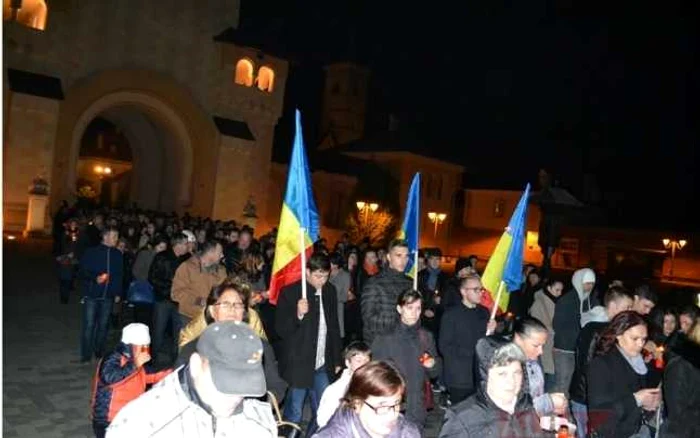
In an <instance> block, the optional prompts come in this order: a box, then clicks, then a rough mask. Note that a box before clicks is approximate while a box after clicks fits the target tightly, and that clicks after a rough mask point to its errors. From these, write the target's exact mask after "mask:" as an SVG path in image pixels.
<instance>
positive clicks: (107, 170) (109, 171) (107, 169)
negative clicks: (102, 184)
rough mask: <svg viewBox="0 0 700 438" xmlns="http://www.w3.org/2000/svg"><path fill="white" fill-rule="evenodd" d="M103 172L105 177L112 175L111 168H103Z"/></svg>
mask: <svg viewBox="0 0 700 438" xmlns="http://www.w3.org/2000/svg"><path fill="white" fill-rule="evenodd" d="M104 172H105V174H106V175H109V174H110V173H112V168H111V167H105V170H104Z"/></svg>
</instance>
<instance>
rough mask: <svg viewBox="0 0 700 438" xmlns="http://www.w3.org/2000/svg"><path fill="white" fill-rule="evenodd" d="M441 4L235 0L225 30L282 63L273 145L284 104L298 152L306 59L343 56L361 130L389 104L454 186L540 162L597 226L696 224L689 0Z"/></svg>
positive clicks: (280, 137) (282, 139) (309, 86)
mask: <svg viewBox="0 0 700 438" xmlns="http://www.w3.org/2000/svg"><path fill="white" fill-rule="evenodd" d="M453 3H455V2H420V3H417V4H415V6H411V5H412V3H411V2H400V3H399V2H393V1H372V2H370V1H367V0H362V1H359V0H358V1H352V2H347V3H346V2H328V1H318V0H314V1H298V0H297V1H291V0H288V1H269V0H268V1H266V0H243V3H242V9H241V23H240V24H241V26H242V27H248V28H251V29H256V30H257V31H259V32H261V33H263V34H265V35H267V36H268V37H269V36H271V35H274V38H272V39H271V41H272V42H271V43H270V44H273V45H275V46H276V48H277V49H279V50H280V51H281V52H282V53H288V54H289V58H290V59H292V60H293V64H292V66H291V73H290V78H289V81H288V83H287V95H286V105H285V116H284V117H283V119H282V120H281V121H280V125H279V127H278V130H277V135H276V139H275V148H276V150H277V152H278V153H281V154H285V155H286V151H287V150H289V149H290V146H291V136H292V129H291V128H292V127H293V117H292V114H293V110H294V108H295V107H297V106H298V107H300V108H301V109H302V111H303V114H304V117H305V135H306V137H307V144H308V146H309V148H313V147H314V145H315V143H316V141H317V139H318V138H317V137H318V127H317V124H318V121H319V112H320V105H321V90H322V86H323V72H322V69H321V66H322V65H323V64H324V63H326V62H328V61H329V60H346V59H352V60H356V61H359V62H361V63H363V64H364V65H367V66H368V67H370V69H371V70H372V83H371V91H370V95H371V102H372V103H371V105H370V108H369V114H368V132H367V134H368V135H371V133H372V132H373V131H376V130H379V129H382V128H384V127H385V124H386V122H385V120H386V114H387V113H389V112H391V113H394V114H396V115H397V116H398V117H399V120H400V128H401V129H403V130H410V132H411V133H413V134H414V135H416V136H417V138H420V139H421V140H422V141H424V142H425V143H427V144H430V145H431V147H434V148H435V149H436V150H438V151H439V153H440V154H441V155H445V154H448V155H450V156H452V157H454V160H455V161H456V162H461V163H463V164H464V165H465V166H466V167H467V169H468V175H467V177H466V178H465V186H466V187H467V188H469V187H475V188H476V187H491V188H498V187H504V188H513V189H516V188H519V187H522V186H523V185H524V183H525V182H527V181H530V182H535V181H536V176H537V171H538V169H539V168H541V167H545V168H547V169H548V170H549V171H550V173H552V174H553V175H554V176H555V179H556V180H558V181H559V184H560V185H561V186H562V187H565V188H567V189H569V190H570V191H571V192H572V193H573V194H574V195H575V196H577V197H578V198H579V199H581V200H583V201H584V202H586V203H588V204H591V205H597V206H600V207H602V208H603V209H604V210H605V211H606V212H607V216H608V221H607V222H608V223H609V224H610V225H615V226H628V227H644V228H646V227H649V228H656V229H666V230H677V231H679V232H682V231H690V230H696V229H698V226H697V225H696V224H697V223H698V221H697V220H696V218H695V216H694V215H692V214H691V212H692V210H693V209H694V208H693V207H694V204H695V203H696V202H697V201H700V197H699V196H698V195H697V194H696V193H697V192H698V191H697V190H696V189H697V188H698V186H700V178H698V177H695V175H694V173H695V169H696V167H697V165H698V162H699V161H700V154H699V153H697V152H696V151H695V145H696V144H697V141H698V136H697V121H698V117H697V114H698V113H699V112H698V108H697V107H698V101H697V98H698V80H699V78H700V75H699V73H700V72H699V71H698V63H697V55H696V53H697V50H698V32H697V29H696V26H695V23H696V21H695V19H696V17H697V16H698V6H697V3H698V2H695V1H686V2H677V1H669V2H654V3H645V2H635V3H628V2H609V1H606V2H596V1H585V2H584V1H566V0H563V1H549V2H541V1H512V2H499V1H493V0H486V1H484V0H478V1H467V2H459V4H453ZM618 3H619V4H618Z"/></svg>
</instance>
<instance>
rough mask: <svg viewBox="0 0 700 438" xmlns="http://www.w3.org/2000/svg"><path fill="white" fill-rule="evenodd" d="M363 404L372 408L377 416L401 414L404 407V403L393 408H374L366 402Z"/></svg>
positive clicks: (399, 403) (392, 406)
mask: <svg viewBox="0 0 700 438" xmlns="http://www.w3.org/2000/svg"><path fill="white" fill-rule="evenodd" d="M362 403H364V404H366V405H367V406H369V407H370V409H372V410H373V411H374V413H375V414H377V415H387V414H390V413H395V412H400V411H401V408H402V407H403V403H401V402H398V403H396V404H395V405H391V406H376V407H375V406H372V405H371V404H369V403H367V402H366V401H363V402H362Z"/></svg>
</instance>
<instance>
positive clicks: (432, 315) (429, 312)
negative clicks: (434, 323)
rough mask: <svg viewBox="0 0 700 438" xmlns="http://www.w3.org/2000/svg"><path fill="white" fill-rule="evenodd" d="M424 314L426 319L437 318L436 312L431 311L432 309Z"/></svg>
mask: <svg viewBox="0 0 700 438" xmlns="http://www.w3.org/2000/svg"><path fill="white" fill-rule="evenodd" d="M423 314H424V315H425V317H426V318H433V317H435V312H433V311H432V310H430V309H428V310H426V311H425V312H424V313H423Z"/></svg>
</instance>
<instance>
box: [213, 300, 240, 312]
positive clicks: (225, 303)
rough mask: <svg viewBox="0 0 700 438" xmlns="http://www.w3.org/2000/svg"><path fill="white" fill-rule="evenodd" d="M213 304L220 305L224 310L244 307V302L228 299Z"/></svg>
mask: <svg viewBox="0 0 700 438" xmlns="http://www.w3.org/2000/svg"><path fill="white" fill-rule="evenodd" d="M213 306H216V307H221V308H222V309H226V310H233V309H236V310H243V309H245V304H243V303H229V302H228V301H222V302H220V303H216V304H213Z"/></svg>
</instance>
